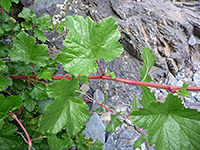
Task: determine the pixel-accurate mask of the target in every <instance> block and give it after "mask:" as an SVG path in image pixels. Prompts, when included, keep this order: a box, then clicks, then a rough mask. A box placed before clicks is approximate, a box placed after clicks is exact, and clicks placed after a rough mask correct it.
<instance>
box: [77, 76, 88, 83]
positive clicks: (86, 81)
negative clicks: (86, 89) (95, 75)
mask: <svg viewBox="0 0 200 150" xmlns="http://www.w3.org/2000/svg"><path fill="white" fill-rule="evenodd" d="M79 80H80V81H81V82H83V83H84V84H86V85H87V84H88V77H86V76H80V78H79Z"/></svg>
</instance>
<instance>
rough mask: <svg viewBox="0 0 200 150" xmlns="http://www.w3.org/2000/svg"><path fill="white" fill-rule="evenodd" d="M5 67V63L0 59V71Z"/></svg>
mask: <svg viewBox="0 0 200 150" xmlns="http://www.w3.org/2000/svg"><path fill="white" fill-rule="evenodd" d="M5 67H6V64H5V63H4V62H3V61H2V60H0V71H3V69H4V68H5Z"/></svg>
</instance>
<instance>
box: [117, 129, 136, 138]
mask: <svg viewBox="0 0 200 150" xmlns="http://www.w3.org/2000/svg"><path fill="white" fill-rule="evenodd" d="M133 136H134V132H133V131H130V130H123V131H121V132H120V133H119V135H118V138H119V139H132V138H133Z"/></svg>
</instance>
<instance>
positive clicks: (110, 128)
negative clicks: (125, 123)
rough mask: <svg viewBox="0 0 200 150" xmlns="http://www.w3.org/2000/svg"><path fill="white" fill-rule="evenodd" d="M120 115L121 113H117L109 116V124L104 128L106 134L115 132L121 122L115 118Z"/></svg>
mask: <svg viewBox="0 0 200 150" xmlns="http://www.w3.org/2000/svg"><path fill="white" fill-rule="evenodd" d="M120 113H121V112H118V113H117V114H116V115H112V116H111V123H110V124H109V125H108V126H107V127H106V131H107V132H115V128H116V127H118V126H120V125H121V124H122V122H121V121H120V120H119V119H117V116H119V115H120Z"/></svg>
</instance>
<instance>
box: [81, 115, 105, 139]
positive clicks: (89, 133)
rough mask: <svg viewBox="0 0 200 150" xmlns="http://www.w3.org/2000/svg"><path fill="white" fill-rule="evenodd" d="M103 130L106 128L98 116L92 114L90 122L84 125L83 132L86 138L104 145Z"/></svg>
mask: <svg viewBox="0 0 200 150" xmlns="http://www.w3.org/2000/svg"><path fill="white" fill-rule="evenodd" d="M105 129H106V127H105V125H104V124H103V122H102V120H101V119H100V117H99V115H97V114H92V116H91V118H90V120H89V121H88V123H87V124H86V128H85V130H84V132H85V133H86V137H87V138H89V137H91V138H93V139H94V140H100V141H101V142H102V143H105Z"/></svg>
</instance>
